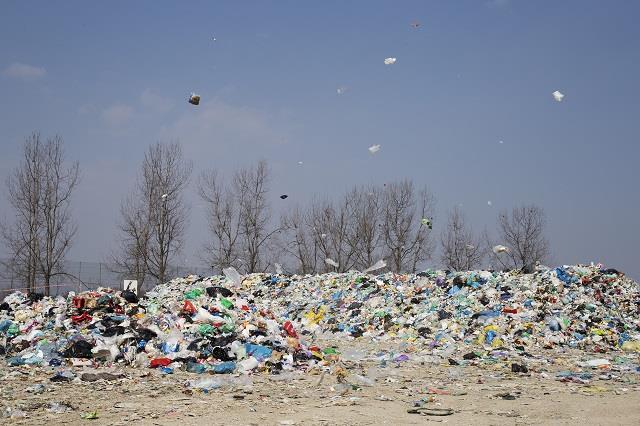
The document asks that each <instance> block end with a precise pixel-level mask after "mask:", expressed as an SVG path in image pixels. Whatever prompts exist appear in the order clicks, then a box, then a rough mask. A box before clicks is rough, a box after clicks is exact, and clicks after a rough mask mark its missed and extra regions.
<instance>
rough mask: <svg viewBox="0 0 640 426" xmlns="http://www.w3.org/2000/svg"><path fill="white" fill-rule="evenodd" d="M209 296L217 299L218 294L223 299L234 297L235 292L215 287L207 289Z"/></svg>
mask: <svg viewBox="0 0 640 426" xmlns="http://www.w3.org/2000/svg"><path fill="white" fill-rule="evenodd" d="M207 294H208V295H209V297H216V296H217V295H218V294H219V295H220V296H222V297H229V296H232V295H233V292H232V291H231V290H229V289H228V288H224V287H220V286H214V287H207Z"/></svg>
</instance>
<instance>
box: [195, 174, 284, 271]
mask: <svg viewBox="0 0 640 426" xmlns="http://www.w3.org/2000/svg"><path fill="white" fill-rule="evenodd" d="M198 192H199V195H200V198H202V200H203V201H204V202H205V203H206V205H207V220H208V225H209V231H210V232H211V236H212V238H211V241H210V242H209V243H208V244H207V246H206V249H207V252H208V255H207V260H209V261H210V262H211V265H212V266H213V267H214V268H218V269H222V268H224V267H227V266H234V267H236V268H237V269H240V270H242V271H244V272H247V273H252V272H264V271H265V270H266V269H267V267H268V266H269V264H270V261H271V256H272V255H273V252H272V250H273V249H275V248H276V246H275V245H274V243H275V237H276V235H277V234H278V233H279V232H280V227H278V226H275V227H274V226H273V224H272V223H271V206H270V205H269V201H268V196H269V168H268V166H267V163H266V162H265V161H260V162H258V163H257V164H256V165H254V166H252V167H248V168H242V169H239V170H237V171H236V172H235V173H234V175H233V178H232V180H231V182H230V184H226V183H225V182H224V181H223V180H222V178H220V177H219V176H218V175H217V173H216V172H215V171H210V172H207V173H204V174H202V175H201V176H200V179H199V182H198Z"/></svg>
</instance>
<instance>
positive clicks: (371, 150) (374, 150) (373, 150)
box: [369, 145, 380, 154]
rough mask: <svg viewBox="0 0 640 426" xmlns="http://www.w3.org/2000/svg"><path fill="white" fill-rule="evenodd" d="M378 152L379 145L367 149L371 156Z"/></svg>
mask: <svg viewBox="0 0 640 426" xmlns="http://www.w3.org/2000/svg"><path fill="white" fill-rule="evenodd" d="M378 151H380V145H371V146H370V147H369V152H370V153H372V154H375V153H376V152H378Z"/></svg>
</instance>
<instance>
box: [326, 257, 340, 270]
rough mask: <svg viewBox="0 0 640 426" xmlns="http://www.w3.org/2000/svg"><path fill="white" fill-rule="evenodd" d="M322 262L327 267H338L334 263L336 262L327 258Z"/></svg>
mask: <svg viewBox="0 0 640 426" xmlns="http://www.w3.org/2000/svg"><path fill="white" fill-rule="evenodd" d="M324 261H325V263H326V264H327V265H331V266H333V267H335V268H337V267H339V266H340V265H339V264H338V262H336V261H335V260H333V259H329V258H328V257H327V258H326V259H325V260H324Z"/></svg>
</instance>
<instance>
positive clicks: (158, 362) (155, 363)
mask: <svg viewBox="0 0 640 426" xmlns="http://www.w3.org/2000/svg"><path fill="white" fill-rule="evenodd" d="M172 362H173V360H170V359H169V358H155V359H152V360H151V363H150V364H149V367H151V368H158V367H166V366H167V365H169V364H171V363H172Z"/></svg>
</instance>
